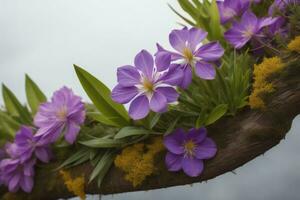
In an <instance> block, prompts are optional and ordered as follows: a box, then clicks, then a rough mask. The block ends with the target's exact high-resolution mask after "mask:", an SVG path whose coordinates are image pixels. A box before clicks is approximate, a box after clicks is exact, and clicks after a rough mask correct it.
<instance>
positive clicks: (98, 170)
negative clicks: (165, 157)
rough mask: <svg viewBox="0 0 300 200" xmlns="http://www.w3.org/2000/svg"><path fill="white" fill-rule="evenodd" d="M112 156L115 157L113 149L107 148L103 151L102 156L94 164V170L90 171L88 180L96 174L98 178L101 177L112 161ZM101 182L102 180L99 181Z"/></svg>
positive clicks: (92, 178)
mask: <svg viewBox="0 0 300 200" xmlns="http://www.w3.org/2000/svg"><path fill="white" fill-rule="evenodd" d="M114 157H115V153H114V151H109V150H108V151H107V152H105V153H104V155H103V156H102V158H101V159H100V160H99V162H98V163H97V165H96V166H95V168H94V170H93V171H92V173H91V176H90V180H89V182H91V181H93V180H94V179H95V178H96V177H97V176H98V178H100V179H103V177H104V176H105V175H106V173H107V171H108V169H109V168H110V166H111V164H112V163H113V161H114ZM101 182H102V180H101V181H100V184H101Z"/></svg>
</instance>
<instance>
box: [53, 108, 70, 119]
mask: <svg viewBox="0 0 300 200" xmlns="http://www.w3.org/2000/svg"><path fill="white" fill-rule="evenodd" d="M67 114H68V109H67V107H66V106H62V107H61V108H60V109H59V110H58V111H57V113H56V116H57V117H58V118H59V119H61V120H65V119H66V117H67Z"/></svg>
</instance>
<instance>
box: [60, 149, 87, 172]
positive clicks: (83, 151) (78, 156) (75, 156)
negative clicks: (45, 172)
mask: <svg viewBox="0 0 300 200" xmlns="http://www.w3.org/2000/svg"><path fill="white" fill-rule="evenodd" d="M87 153H89V152H88V149H86V148H82V149H79V150H78V151H77V152H75V153H74V154H73V155H71V156H70V157H69V158H67V159H66V160H65V161H64V162H63V163H62V164H61V165H60V166H59V167H58V168H57V169H56V170H58V169H61V168H63V167H66V166H68V165H71V164H72V163H74V162H76V161H78V160H80V159H82V158H83V157H84V156H85V155H86V154H87Z"/></svg>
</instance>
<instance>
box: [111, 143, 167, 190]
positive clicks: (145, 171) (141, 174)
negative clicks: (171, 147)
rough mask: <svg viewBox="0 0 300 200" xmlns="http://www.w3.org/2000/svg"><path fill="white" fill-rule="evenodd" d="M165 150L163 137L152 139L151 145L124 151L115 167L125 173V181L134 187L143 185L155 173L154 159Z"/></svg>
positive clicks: (139, 145) (137, 146) (116, 160)
mask: <svg viewBox="0 0 300 200" xmlns="http://www.w3.org/2000/svg"><path fill="white" fill-rule="evenodd" d="M163 150H164V146H163V143H162V138H161V137H156V138H153V139H152V142H151V143H150V144H143V143H139V144H134V145H132V146H129V147H126V148H125V149H123V150H122V152H121V154H120V155H118V156H117V157H116V159H115V162H114V163H115V165H116V166H117V167H118V168H120V169H122V170H123V171H124V172H125V177H124V178H125V180H127V181H130V182H131V183H132V185H133V186H134V187H136V186H138V185H140V184H142V182H143V181H144V180H145V178H146V177H147V176H150V175H151V174H153V172H154V171H155V166H154V157H155V155H156V154H157V153H159V152H161V151H163Z"/></svg>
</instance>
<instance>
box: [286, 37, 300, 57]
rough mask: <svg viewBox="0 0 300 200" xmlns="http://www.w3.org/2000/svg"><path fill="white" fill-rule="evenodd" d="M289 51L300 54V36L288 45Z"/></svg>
mask: <svg viewBox="0 0 300 200" xmlns="http://www.w3.org/2000/svg"><path fill="white" fill-rule="evenodd" d="M288 49H289V50H290V51H296V52H298V53H300V36H297V37H296V38H295V39H294V40H292V41H291V42H290V43H289V44H288Z"/></svg>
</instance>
